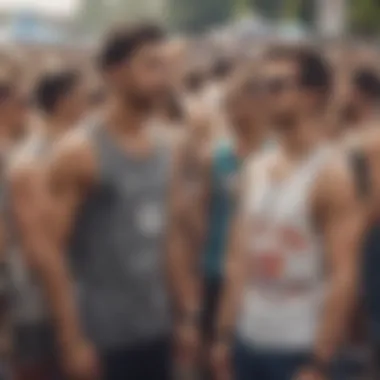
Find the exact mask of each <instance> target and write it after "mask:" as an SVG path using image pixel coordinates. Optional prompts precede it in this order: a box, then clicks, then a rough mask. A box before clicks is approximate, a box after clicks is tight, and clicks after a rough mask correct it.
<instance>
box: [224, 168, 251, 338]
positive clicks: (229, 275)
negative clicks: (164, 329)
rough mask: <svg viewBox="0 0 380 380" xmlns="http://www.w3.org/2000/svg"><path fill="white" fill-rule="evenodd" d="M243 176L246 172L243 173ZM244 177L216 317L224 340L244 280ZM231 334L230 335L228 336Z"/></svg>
mask: <svg viewBox="0 0 380 380" xmlns="http://www.w3.org/2000/svg"><path fill="white" fill-rule="evenodd" d="M243 176H244V177H245V176H246V174H243ZM245 182H246V178H242V181H241V182H240V184H239V185H240V188H239V189H238V190H239V191H238V198H239V199H238V201H239V202H240V203H241V205H240V207H239V209H238V212H237V214H236V215H235V218H234V221H233V223H232V225H231V229H230V239H229V245H228V250H227V260H226V269H225V281H224V289H223V295H222V298H221V303H220V307H219V313H218V319H217V326H216V327H217V336H218V337H219V338H220V339H222V340H224V339H226V338H227V339H228V338H231V337H232V333H233V331H234V328H235V321H236V315H237V312H238V309H239V305H240V301H241V295H242V292H243V288H244V284H245V281H246V274H247V272H246V267H247V266H246V262H245V254H244V253H245V252H244V246H245V238H246V216H245V210H244V206H245V205H244V201H245V199H244V198H245V194H244V192H243V190H244V189H246V186H245ZM230 334H231V336H229V335H230Z"/></svg>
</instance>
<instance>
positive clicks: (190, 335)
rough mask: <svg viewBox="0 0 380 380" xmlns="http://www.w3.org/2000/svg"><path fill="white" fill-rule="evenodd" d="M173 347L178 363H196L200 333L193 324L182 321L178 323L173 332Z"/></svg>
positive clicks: (188, 364)
mask: <svg viewBox="0 0 380 380" xmlns="http://www.w3.org/2000/svg"><path fill="white" fill-rule="evenodd" d="M175 348H176V359H177V362H178V364H180V365H185V366H190V367H191V366H194V365H196V364H197V361H198V356H199V349H200V335H199V330H198V327H197V326H196V325H195V324H193V323H182V324H179V325H178V327H177V329H176V332H175Z"/></svg>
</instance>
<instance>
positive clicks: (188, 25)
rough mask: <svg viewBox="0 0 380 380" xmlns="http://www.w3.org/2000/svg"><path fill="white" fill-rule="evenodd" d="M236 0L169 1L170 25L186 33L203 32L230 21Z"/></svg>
mask: <svg viewBox="0 0 380 380" xmlns="http://www.w3.org/2000/svg"><path fill="white" fill-rule="evenodd" d="M234 9H235V1H234V0H169V10H170V24H171V26H172V27H173V28H174V29H177V30H181V31H185V32H202V31H204V30H206V29H208V28H209V27H211V26H215V25H220V24H223V23H225V22H226V21H227V20H229V19H230V18H231V17H232V16H233V14H234Z"/></svg>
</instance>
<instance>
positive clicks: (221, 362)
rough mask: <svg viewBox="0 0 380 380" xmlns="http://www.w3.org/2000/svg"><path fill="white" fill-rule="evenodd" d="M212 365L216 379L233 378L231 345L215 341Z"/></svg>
mask: <svg viewBox="0 0 380 380" xmlns="http://www.w3.org/2000/svg"><path fill="white" fill-rule="evenodd" d="M211 367H212V371H213V373H214V376H215V379H216V380H230V379H231V378H232V369H231V347H230V346H229V345H228V344H227V343H225V342H218V343H215V345H214V346H213V348H212V350H211Z"/></svg>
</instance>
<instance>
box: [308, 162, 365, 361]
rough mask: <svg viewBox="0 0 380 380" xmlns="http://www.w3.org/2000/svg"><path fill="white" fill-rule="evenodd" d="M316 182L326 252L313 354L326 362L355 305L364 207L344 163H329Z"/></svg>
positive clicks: (339, 338)
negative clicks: (325, 274) (324, 287)
mask: <svg viewBox="0 0 380 380" xmlns="http://www.w3.org/2000/svg"><path fill="white" fill-rule="evenodd" d="M320 183H321V186H320V187H319V189H318V195H317V197H319V200H320V203H318V202H317V204H318V205H319V206H318V207H319V208H320V212H319V214H320V217H321V227H322V233H323V236H324V241H325V249H326V254H327V256H326V257H327V271H328V284H327V285H328V287H327V296H326V299H325V304H324V308H323V313H322V316H321V319H320V324H319V330H318V335H317V340H316V343H315V355H316V358H317V359H318V360H321V361H322V362H328V361H330V360H331V358H332V357H333V355H334V354H335V353H336V350H337V348H338V347H339V345H340V344H341V343H342V340H343V338H344V335H345V334H346V332H347V331H346V329H347V327H348V321H349V318H350V314H351V311H352V308H353V306H354V304H355V299H356V292H357V280H358V268H359V262H358V258H359V254H360V249H361V241H362V235H363V231H364V228H365V207H364V205H363V204H362V203H361V201H360V199H359V198H358V195H357V191H356V188H355V184H354V180H353V175H352V173H351V172H350V170H349V168H348V167H347V166H346V165H345V164H343V163H342V164H339V163H338V164H337V165H332V166H331V167H330V168H329V169H328V170H327V172H326V173H325V174H324V175H322V177H321V181H320ZM317 211H318V210H317Z"/></svg>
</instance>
